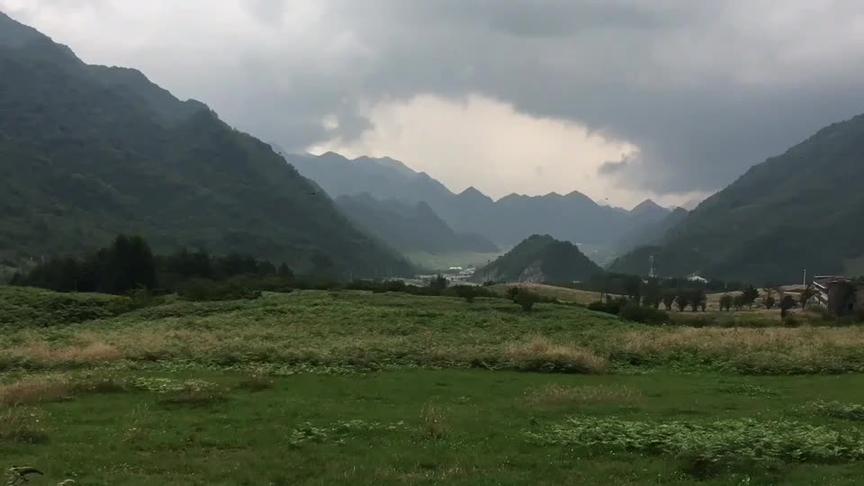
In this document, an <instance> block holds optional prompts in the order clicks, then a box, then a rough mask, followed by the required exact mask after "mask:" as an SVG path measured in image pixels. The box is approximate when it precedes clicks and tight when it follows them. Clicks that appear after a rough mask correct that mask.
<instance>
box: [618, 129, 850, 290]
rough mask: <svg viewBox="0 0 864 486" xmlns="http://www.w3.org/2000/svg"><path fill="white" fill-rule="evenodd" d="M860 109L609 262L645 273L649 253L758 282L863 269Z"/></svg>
mask: <svg viewBox="0 0 864 486" xmlns="http://www.w3.org/2000/svg"><path fill="white" fill-rule="evenodd" d="M862 174H864V115H860V116H857V117H855V118H852V119H851V120H848V121H844V122H841V123H836V124H833V125H831V126H829V127H826V128H824V129H822V130H820V131H819V132H818V133H816V134H815V135H813V136H812V137H810V138H809V139H807V140H806V141H804V142H803V143H801V144H799V145H796V146H795V147H792V148H791V149H789V150H788V151H787V152H786V153H784V154H783V155H780V156H778V157H773V158H770V159H768V160H766V161H765V162H763V163H761V164H758V165H756V166H754V167H752V168H751V169H750V170H749V171H747V173H745V174H744V175H743V176H741V177H740V178H739V179H738V180H737V181H735V182H734V183H732V184H731V185H730V186H728V187H727V188H725V189H723V190H722V191H720V192H718V193H717V194H715V195H713V196H711V197H710V198H708V199H706V200H705V201H704V202H703V203H702V204H700V205H699V206H698V207H697V208H696V209H694V210H693V211H692V212H691V213H690V214H689V215H688V216H687V217H686V218H684V220H683V221H682V222H680V223H679V224H677V225H676V226H675V227H673V228H672V229H671V230H670V231H669V232H668V233H667V235H666V237H665V238H664V239H663V241H662V242H661V244H660V245H659V246H658V247H656V248H649V249H640V250H637V251H634V252H633V253H631V254H628V255H626V256H624V257H622V258H620V259H619V260H618V261H617V262H616V263H615V264H614V265H613V267H612V268H613V269H615V270H618V271H627V272H639V273H644V272H645V269H646V268H647V265H646V263H645V261H647V256H648V255H649V254H654V256H655V261H656V265H657V269H658V271H659V272H660V273H661V274H665V275H683V274H686V273H689V272H694V271H699V272H702V273H704V274H706V275H710V276H716V277H721V278H738V279H747V280H752V281H755V282H757V283H763V282H768V281H773V282H794V281H798V280H800V279H801V274H802V269H804V268H806V269H808V270H809V272H810V274H811V275H814V274H831V273H843V272H847V273H854V272H859V273H860V272H861V270H860V267H856V265H859V264H860V263H861V262H864V227H862V226H861V224H860V222H861V221H864V191H862V190H861V184H860V182H861V176H862Z"/></svg>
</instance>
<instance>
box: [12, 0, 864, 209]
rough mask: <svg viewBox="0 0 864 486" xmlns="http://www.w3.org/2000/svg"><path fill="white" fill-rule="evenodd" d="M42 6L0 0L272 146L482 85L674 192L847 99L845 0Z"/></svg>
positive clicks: (780, 141) (728, 174) (617, 175)
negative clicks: (620, 150) (572, 130)
mask: <svg viewBox="0 0 864 486" xmlns="http://www.w3.org/2000/svg"><path fill="white" fill-rule="evenodd" d="M52 3H53V2H47V1H45V2H40V1H35V0H26V1H24V0H0V8H5V9H7V10H12V12H11V13H12V14H13V15H14V14H16V13H17V14H18V15H19V18H21V17H23V18H22V20H24V21H32V22H33V23H34V24H36V26H37V27H39V28H44V29H49V33H50V34H52V35H54V36H55V37H57V38H58V39H59V40H65V39H67V38H68V43H70V44H72V46H73V47H74V48H76V50H79V51H81V50H83V52H84V53H85V54H88V53H89V54H90V55H89V58H88V56H85V59H88V60H91V59H92V60H96V61H100V62H109V63H114V64H127V65H135V66H139V67H141V68H142V70H144V71H145V72H147V73H148V74H150V75H151V76H153V77H154V79H155V80H156V81H158V82H161V83H162V84H165V85H166V86H168V87H169V88H171V89H172V90H173V91H175V92H178V93H179V94H181V95H183V96H195V97H199V98H202V99H204V101H207V102H208V103H210V104H211V105H212V106H214V108H216V109H217V110H218V111H219V112H220V113H222V114H223V117H225V118H226V119H227V120H229V121H230V122H232V123H234V124H236V125H238V126H239V127H240V128H243V129H246V130H249V131H252V132H253V133H256V134H258V135H260V136H262V137H263V138H267V139H270V140H275V141H277V142H279V143H280V144H281V145H283V146H285V147H286V148H288V149H289V150H300V149H303V148H304V147H307V146H309V145H311V144H314V143H316V142H320V141H322V140H325V139H327V138H329V137H333V136H335V135H338V136H342V137H346V138H351V137H355V136H358V135H359V134H361V133H362V132H363V131H364V130H366V129H367V128H368V127H369V124H370V121H369V120H366V119H364V118H363V114H364V110H363V107H364V106H366V105H368V104H374V103H376V102H379V101H381V100H400V99H404V100H407V99H410V98H411V97H413V96H416V95H419V94H434V95H438V96H443V97H453V98H460V97H464V96H467V95H470V94H481V95H485V96H489V97H492V98H496V99H499V100H503V101H506V102H508V103H511V104H513V106H514V107H515V108H516V109H517V110H519V111H521V112H523V113H526V114H531V115H534V116H539V117H556V118H561V119H565V120H571V121H574V122H577V123H580V124H584V125H585V126H587V127H588V128H589V129H591V130H593V131H595V132H597V133H599V134H602V135H604V136H608V137H611V138H614V139H618V140H623V141H627V142H629V143H632V144H634V145H636V146H638V147H639V148H640V153H639V156H638V157H636V158H632V159H627V160H624V161H618V162H617V163H616V162H615V161H613V162H612V163H610V164H608V165H607V166H603V168H602V169H601V171H600V172H601V173H602V174H603V175H604V176H605V177H609V178H611V179H614V180H615V181H616V183H618V184H621V185H624V186H627V187H632V188H634V189H641V190H650V191H654V192H657V193H661V194H662V193H684V192H692V191H711V190H714V189H717V188H719V187H722V186H723V185H725V184H727V183H729V182H730V181H731V180H733V179H734V178H735V177H736V176H737V175H739V174H741V173H742V172H743V171H744V170H745V169H746V168H747V167H748V166H750V165H752V164H753V163H756V162H759V161H761V160H762V159H764V158H766V157H768V156H770V155H773V154H777V153H779V152H782V151H783V150H784V149H785V148H787V147H789V146H791V145H792V144H794V143H796V142H798V141H800V140H802V139H803V138H805V137H806V136H808V135H809V134H811V133H813V132H814V131H815V130H817V129H818V128H820V127H822V126H824V125H826V124H828V123H830V122H833V121H837V120H841V119H844V118H848V117H850V116H852V115H854V114H857V113H859V112H864V88H862V87H861V83H860V79H862V78H864V28H862V27H861V26H862V25H864V3H862V2H860V1H858V0H787V1H784V2H776V1H769V0H727V1H718V2H693V1H689V0H680V1H670V0H626V1H625V0H590V1H577V0H535V1H531V2H526V1H521V0H519V1H516V0H437V1H429V2H408V1H404V0H364V1H357V0H306V1H304V0H285V1H280V0H249V1H241V0H235V1H233V2H231V1H227V0H226V1H224V2H208V1H203V0H189V1H187V2H183V5H184V6H183V8H182V9H180V8H177V7H176V3H175V2H170V1H168V0H160V1H153V2H147V5H148V6H147V7H138V6H133V7H130V6H128V5H129V4H130V3H131V2H129V3H126V2H121V1H119V0H118V1H113V2H112V1H110V0H103V1H101V2H90V3H88V5H89V6H88V9H89V10H93V11H98V10H100V7H99V5H100V4H104V7H101V8H102V11H100V12H99V14H100V15H96V14H94V15H93V19H95V20H92V22H93V23H88V22H87V19H86V18H82V17H80V16H79V17H77V18H75V17H73V20H75V21H69V20H66V21H63V20H59V19H62V18H63V15H60V14H57V16H56V17H57V19H55V20H54V21H52V18H54V17H51V15H50V13H51V10H52V9H55V10H58V11H59V9H61V8H62V9H63V10H64V11H65V12H66V13H67V14H68V9H69V6H68V5H69V4H70V2H65V1H64V2H60V3H59V4H58V5H62V7H56V8H55V7H53V6H52ZM124 3H125V5H124ZM136 4H137V2H136ZM34 5H38V8H37V7H36V6H34ZM142 5H143V4H142ZM160 5H161V7H160ZM160 8H161V10H160ZM138 10H140V12H139V11H138ZM118 12H120V13H118ZM123 12H126V13H125V15H124V14H123ZM133 13H134V14H135V15H133ZM130 19H133V20H134V21H133V22H132V24H125V25H124V24H122V22H124V21H126V22H130ZM76 22H77V23H76ZM148 22H152V23H153V24H155V23H156V22H159V23H161V25H159V26H157V25H151V23H148ZM95 23H99V24H100V25H102V28H101V29H94V24H95ZM106 23H118V24H120V27H118V26H117V25H114V26H113V27H111V26H109V27H110V28H105V27H106ZM76 33H77V34H76ZM133 35H134V36H137V37H135V38H134V39H132V40H129V39H128V38H127V37H128V36H133ZM106 36H115V37H116V36H121V37H123V40H124V41H123V42H116V41H117V39H107V38H105V37H106ZM106 42H108V45H107V46H106V45H105V44H106ZM97 44H100V45H101V47H100V46H98V45H97ZM109 60H110V61H109ZM327 117H334V118H335V119H338V126H336V125H334V126H330V127H327V126H325V124H323V123H322V121H323V120H324V119H325V118H327Z"/></svg>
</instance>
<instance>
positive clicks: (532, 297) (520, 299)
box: [507, 287, 543, 312]
mask: <svg viewBox="0 0 864 486" xmlns="http://www.w3.org/2000/svg"><path fill="white" fill-rule="evenodd" d="M513 290H515V292H511V291H513ZM507 295H508V296H510V295H512V297H510V298H511V299H512V300H513V302H514V303H516V304H518V305H519V306H521V307H522V310H523V311H525V312H530V311H531V309H533V308H534V304H536V303H537V302H542V301H543V298H541V297H540V296H539V295H537V294H535V293H534V292H531V291H530V290H525V289H520V288H519V287H512V288H510V289H509V290H508V291H507Z"/></svg>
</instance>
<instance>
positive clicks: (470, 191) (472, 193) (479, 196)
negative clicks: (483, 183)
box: [457, 186, 492, 202]
mask: <svg viewBox="0 0 864 486" xmlns="http://www.w3.org/2000/svg"><path fill="white" fill-rule="evenodd" d="M457 197H459V198H462V199H471V200H475V201H489V202H492V198H490V197H489V196H487V195H486V194H483V193H482V192H480V190H479V189H477V188H476V187H474V186H469V187H468V188H467V189H465V190H464V191H462V192H460V193H459V195H458V196H457Z"/></svg>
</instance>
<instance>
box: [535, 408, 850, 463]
mask: <svg viewBox="0 0 864 486" xmlns="http://www.w3.org/2000/svg"><path fill="white" fill-rule="evenodd" d="M528 437H529V439H530V440H532V441H535V442H537V443H541V444H547V445H558V446H568V447H577V448H581V449H585V450H602V451H607V452H610V453H614V452H616V451H626V452H639V453H648V454H660V455H669V456H674V457H677V458H680V459H682V460H683V461H684V464H685V466H686V468H687V469H688V470H689V471H690V472H693V473H695V474H705V473H712V472H717V471H719V470H723V469H726V468H731V467H742V466H750V465H762V466H770V465H776V464H777V463H783V462H789V463H801V462H813V463H831V462H841V461H856V460H860V459H862V458H864V441H862V435H861V432H860V431H858V430H857V429H844V430H834V429H831V428H828V427H824V426H817V425H809V424H806V423H801V422H794V421H782V420H773V421H760V420H753V419H730V420H718V421H715V422H709V423H695V422H683V421H667V422H648V421H636V420H622V419H618V418H595V417H574V418H570V419H568V420H566V421H565V422H564V423H561V424H557V425H553V426H551V427H549V428H547V429H546V430H544V431H541V432H528Z"/></svg>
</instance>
